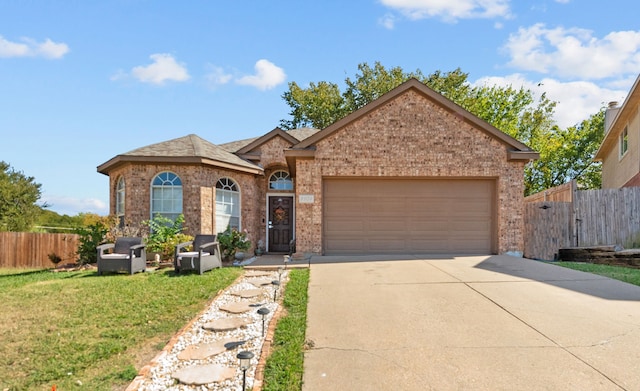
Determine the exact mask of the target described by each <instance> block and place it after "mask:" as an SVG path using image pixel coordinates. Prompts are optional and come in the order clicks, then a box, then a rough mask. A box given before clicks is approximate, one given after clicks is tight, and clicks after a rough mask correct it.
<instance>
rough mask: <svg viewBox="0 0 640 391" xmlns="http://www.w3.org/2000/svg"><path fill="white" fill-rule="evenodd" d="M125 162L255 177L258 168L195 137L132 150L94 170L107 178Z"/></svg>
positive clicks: (259, 171)
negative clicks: (221, 170)
mask: <svg viewBox="0 0 640 391" xmlns="http://www.w3.org/2000/svg"><path fill="white" fill-rule="evenodd" d="M125 162H141V163H142V162H144V163H169V164H180V163H183V164H193V163H200V164H205V165H212V166H219V167H225V168H231V169H236V170H239V171H248V172H251V173H255V174H259V173H261V172H262V168H260V167H259V166H257V165H255V164H253V163H250V162H248V161H246V160H244V159H241V158H240V157H238V156H236V155H234V154H233V153H231V152H229V151H227V150H225V149H224V148H222V147H220V146H217V145H215V144H212V143H210V142H208V141H207V140H205V139H203V138H201V137H199V136H197V135H195V134H190V135H188V136H184V137H180V138H176V139H173V140H168V141H163V142H160V143H156V144H151V145H147V146H146V147H142V148H138V149H134V150H133V151H129V152H126V153H123V154H120V155H117V156H116V157H114V158H112V159H111V160H109V161H107V162H106V163H103V164H101V165H100V166H98V172H100V173H102V174H105V175H108V172H109V171H110V170H111V169H113V168H115V167H117V166H119V165H121V164H123V163H125Z"/></svg>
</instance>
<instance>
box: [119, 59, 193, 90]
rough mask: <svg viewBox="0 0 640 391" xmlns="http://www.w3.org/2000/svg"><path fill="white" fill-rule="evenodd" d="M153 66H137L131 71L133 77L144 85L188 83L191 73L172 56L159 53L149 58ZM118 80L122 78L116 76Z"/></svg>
mask: <svg viewBox="0 0 640 391" xmlns="http://www.w3.org/2000/svg"><path fill="white" fill-rule="evenodd" d="M149 58H151V59H152V60H153V63H152V64H149V65H146V66H137V67H134V68H133V69H132V70H131V75H132V76H133V77H135V78H136V79H138V80H139V81H141V82H143V83H150V84H156V85H163V84H164V83H165V82H166V81H187V80H189V78H190V76H189V72H188V71H187V68H186V66H185V65H184V64H179V63H178V62H176V60H175V58H173V56H172V55H170V54H167V53H157V54H152V55H150V56H149ZM114 77H116V78H119V77H121V75H120V76H118V75H116V76H114ZM112 79H113V78H112Z"/></svg>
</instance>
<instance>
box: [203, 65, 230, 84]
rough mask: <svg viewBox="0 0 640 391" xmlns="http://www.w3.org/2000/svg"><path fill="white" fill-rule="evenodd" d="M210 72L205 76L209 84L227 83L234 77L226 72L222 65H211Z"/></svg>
mask: <svg viewBox="0 0 640 391" xmlns="http://www.w3.org/2000/svg"><path fill="white" fill-rule="evenodd" d="M209 68H210V71H209V73H208V74H207V75H206V76H205V78H206V79H207V81H208V83H209V85H211V86H212V87H214V88H215V87H216V86H219V85H223V84H227V83H228V82H230V81H231V79H233V75H231V74H230V73H227V72H225V70H224V69H223V68H222V67H218V66H214V65H211V66H210V67H209Z"/></svg>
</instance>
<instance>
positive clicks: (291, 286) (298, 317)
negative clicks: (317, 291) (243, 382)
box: [263, 269, 309, 391]
mask: <svg viewBox="0 0 640 391" xmlns="http://www.w3.org/2000/svg"><path fill="white" fill-rule="evenodd" d="M289 273H290V274H289V282H288V283H287V287H286V290H285V293H284V299H283V305H284V309H285V313H286V315H285V316H284V317H282V318H281V319H279V321H278V325H277V327H276V332H275V335H274V337H273V351H272V352H271V355H270V356H269V358H268V359H267V363H266V366H265V370H264V386H263V390H265V391H285V390H286V391H300V390H301V389H302V373H303V369H304V368H303V363H304V347H305V341H306V340H305V333H306V328H307V287H308V285H309V269H294V270H291V271H290V272H289Z"/></svg>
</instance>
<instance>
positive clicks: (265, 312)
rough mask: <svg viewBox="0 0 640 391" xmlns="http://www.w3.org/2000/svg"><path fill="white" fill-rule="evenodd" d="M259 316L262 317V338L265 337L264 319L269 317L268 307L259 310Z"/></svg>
mask: <svg viewBox="0 0 640 391" xmlns="http://www.w3.org/2000/svg"><path fill="white" fill-rule="evenodd" d="M258 314H260V315H261V316H262V336H263V337H264V319H265V317H266V316H267V315H269V309H268V308H267V307H262V308H260V309H259V310H258Z"/></svg>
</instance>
